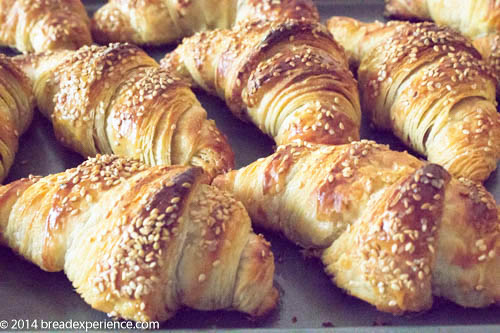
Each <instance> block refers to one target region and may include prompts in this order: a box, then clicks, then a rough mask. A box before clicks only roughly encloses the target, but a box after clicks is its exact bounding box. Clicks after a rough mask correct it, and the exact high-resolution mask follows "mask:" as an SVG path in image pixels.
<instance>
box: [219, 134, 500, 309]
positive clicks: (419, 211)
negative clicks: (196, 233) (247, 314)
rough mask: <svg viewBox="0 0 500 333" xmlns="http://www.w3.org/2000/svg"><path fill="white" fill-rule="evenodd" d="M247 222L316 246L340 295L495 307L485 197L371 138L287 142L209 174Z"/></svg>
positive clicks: (499, 231)
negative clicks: (347, 141) (239, 166)
mask: <svg viewBox="0 0 500 333" xmlns="http://www.w3.org/2000/svg"><path fill="white" fill-rule="evenodd" d="M214 185H216V186H218V187H219V188H221V189H224V190H227V191H230V192H232V193H234V195H235V197H236V198H237V199H238V200H240V201H241V202H243V204H244V205H245V207H246V208H247V210H248V212H249V214H250V216H251V218H252V220H253V221H254V222H255V223H256V224H257V225H259V226H262V227H264V228H266V229H270V230H274V231H277V232H280V233H283V234H284V235H285V236H286V237H287V238H288V239H290V240H291V241H293V242H294V243H296V244H299V245H301V246H303V247H304V248H306V249H310V250H312V252H313V253H317V254H319V256H320V258H321V260H322V261H323V263H324V265H325V270H326V272H327V273H328V274H329V275H331V276H332V279H333V281H334V282H335V284H336V285H338V286H339V287H341V288H343V289H345V290H346V291H347V292H348V293H350V294H352V295H354V296H356V297H358V298H361V299H363V300H365V301H367V302H369V303H371V304H373V305H375V306H376V307H377V308H378V309H379V310H381V311H386V312H390V313H393V314H402V313H404V312H409V311H411V312H418V311H423V310H427V309H429V308H430V307H431V306H432V303H433V296H442V297H445V298H447V299H449V300H452V301H453V302H455V303H458V304H460V305H462V306H465V307H485V306H488V305H490V304H498V305H500V286H499V285H498V281H499V280H500V269H499V267H500V256H499V253H500V219H499V216H498V208H497V205H496V203H495V201H494V199H493V196H492V195H491V194H490V193H488V192H487V191H486V190H485V188H484V187H483V186H481V185H479V184H477V183H474V182H472V181H469V180H466V179H464V178H461V179H456V178H453V177H452V176H450V174H449V173H448V172H447V171H445V170H444V169H443V168H442V167H440V166H439V165H436V164H428V163H424V162H422V161H420V160H418V159H416V158H415V157H412V156H411V155H409V154H407V153H402V152H395V151H391V150H389V149H388V148H387V147H386V146H382V145H378V144H376V143H374V142H371V141H358V142H353V143H351V144H348V145H339V146H327V145H313V144H307V143H306V144H304V143H294V144H289V145H284V146H280V147H278V149H277V151H276V153H274V154H273V155H271V156H269V157H266V158H262V159H260V160H258V161H256V162H254V163H252V164H250V165H249V166H247V167H244V168H242V169H240V170H235V171H231V172H229V173H227V174H226V175H221V176H218V177H217V178H215V180H214Z"/></svg>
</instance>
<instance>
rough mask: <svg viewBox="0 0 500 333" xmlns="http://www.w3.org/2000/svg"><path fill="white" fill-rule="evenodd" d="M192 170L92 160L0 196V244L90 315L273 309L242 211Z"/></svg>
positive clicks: (258, 239) (269, 258) (263, 249)
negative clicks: (72, 291)
mask: <svg viewBox="0 0 500 333" xmlns="http://www.w3.org/2000/svg"><path fill="white" fill-rule="evenodd" d="M208 182H209V178H208V177H207V176H206V175H205V174H204V173H203V172H202V171H201V169H199V168H196V167H184V166H156V167H146V166H145V165H144V164H142V163H139V162H137V161H135V160H132V159H128V158H122V157H117V156H110V155H104V156H101V155H98V156H96V157H95V158H90V159H89V160H87V161H86V162H84V163H83V164H81V165H80V166H78V167H77V168H74V169H70V170H67V171H66V172H63V173H59V174H55V175H50V176H47V177H45V178H41V177H30V178H25V179H21V180H18V181H15V182H13V183H11V184H9V185H5V186H2V187H0V202H1V203H2V205H0V235H1V242H2V243H3V244H6V245H8V246H9V247H11V248H12V249H13V250H14V251H16V252H17V253H19V254H21V255H22V256H23V257H25V258H26V259H27V260H29V261H31V262H33V263H35V264H36V265H38V266H39V267H40V268H42V269H43V270H45V271H49V272H57V271H61V270H64V272H65V273H66V275H67V277H68V278H69V279H70V280H71V281H72V283H73V286H74V287H75V288H76V291H77V292H78V293H79V294H81V296H82V297H83V299H84V300H85V301H86V302H87V303H88V304H90V305H91V306H92V307H93V308H95V309H97V310H100V311H104V312H107V313H108V314H110V315H111V316H114V317H120V318H125V319H131V320H136V321H151V320H159V321H163V320H167V319H168V318H170V317H172V316H173V315H174V314H175V312H176V311H177V310H178V309H180V308H182V307H190V308H194V309H199V310H216V309H234V310H238V311H242V312H245V313H247V314H250V315H252V316H259V315H262V314H264V313H266V312H268V311H270V310H271V309H273V308H274V306H275V304H276V301H277V297H278V292H277V290H276V289H275V288H274V287H273V274H274V260H273V254H272V252H271V251H270V249H269V243H268V242H266V241H265V240H264V238H263V237H262V236H261V235H259V236H258V235H256V234H254V233H253V231H252V229H251V223H250V218H249V217H248V214H247V212H246V211H245V209H244V207H243V205H242V204H241V203H240V202H237V201H236V200H235V199H234V198H233V197H232V196H231V195H229V194H227V193H225V192H224V191H221V190H219V189H217V188H215V187H213V186H210V185H208Z"/></svg>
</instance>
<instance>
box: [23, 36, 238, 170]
mask: <svg viewBox="0 0 500 333" xmlns="http://www.w3.org/2000/svg"><path fill="white" fill-rule="evenodd" d="M14 59H15V61H16V62H17V63H18V64H20V65H21V66H22V68H23V69H24V70H25V72H26V73H28V76H29V77H30V78H31V80H32V81H33V85H34V92H35V97H36V100H37V103H38V108H39V109H40V111H41V112H42V113H43V114H44V115H45V116H46V117H47V118H48V119H50V120H51V121H52V124H53V126H54V131H55V134H56V137H57V138H58V140H59V141H60V142H61V143H63V144H64V145H66V146H67V147H69V148H71V149H73V150H75V151H77V152H78V153H80V154H82V155H83V156H95V155H96V154H118V155H121V156H128V157H133V158H136V159H139V160H141V161H143V162H145V163H147V164H149V165H173V164H179V165H194V166H199V167H202V168H203V169H204V170H205V171H207V172H208V173H209V174H210V175H212V176H213V175H215V174H218V173H222V172H224V171H227V170H229V169H230V168H232V167H233V164H234V156H233V152H232V150H231V147H230V146H229V144H228V142H227V139H226V137H225V136H224V135H223V134H222V133H221V132H220V131H219V130H218V129H217V128H216V126H215V122H214V121H213V120H208V119H207V113H206V111H205V109H204V108H203V107H202V106H201V104H200V102H199V101H198V100H197V98H196V96H195V95H194V93H193V92H192V91H191V89H190V87H189V86H188V84H187V83H184V82H183V81H182V80H180V79H178V78H176V77H175V76H173V75H171V74H170V73H169V72H167V71H166V70H164V69H161V68H160V66H159V65H158V64H157V63H156V61H155V60H154V59H153V58H151V57H150V56H148V55H147V54H146V53H145V52H144V51H143V50H141V49H139V48H138V47H136V46H133V45H130V44H126V43H125V44H120V43H116V44H110V45H109V46H95V45H94V46H84V47H82V48H80V49H79V50H77V51H67V50H65V51H57V52H47V53H42V54H36V55H23V56H18V57H15V58H14Z"/></svg>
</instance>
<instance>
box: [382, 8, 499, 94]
mask: <svg viewBox="0 0 500 333" xmlns="http://www.w3.org/2000/svg"><path fill="white" fill-rule="evenodd" d="M386 15H387V16H389V17H393V18H402V19H412V20H433V21H435V22H436V23H437V24H439V25H447V26H450V27H452V28H454V29H456V30H458V31H460V32H461V33H462V34H464V35H465V36H467V37H469V38H471V39H472V40H473V41H474V46H475V47H476V48H477V49H478V50H479V52H480V53H481V55H482V56H483V58H484V59H485V60H486V62H487V63H488V64H489V65H490V66H491V68H492V70H493V72H494V73H495V76H496V77H497V82H498V83H497V95H498V94H499V93H498V91H499V90H500V80H499V79H500V50H499V46H498V40H499V38H500V37H499V36H498V35H499V33H500V2H498V1H495V0H451V1H450V0H418V1H408V0H386Z"/></svg>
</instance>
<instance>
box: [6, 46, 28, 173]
mask: <svg viewBox="0 0 500 333" xmlns="http://www.w3.org/2000/svg"><path fill="white" fill-rule="evenodd" d="M33 109H34V98H33V93H32V86H31V83H30V81H29V79H28V78H27V77H26V75H25V74H24V73H23V72H22V71H21V69H20V68H19V67H18V66H16V64H14V62H13V61H12V60H11V59H10V58H8V57H6V56H5V55H3V54H0V182H1V181H3V179H4V178H5V177H6V176H7V173H8V172H9V169H10V167H11V166H12V164H13V163H14V158H15V154H16V152H17V149H18V146H19V137H20V136H21V134H22V133H24V132H25V131H26V130H27V129H28V127H29V125H30V123H31V119H32V118H33Z"/></svg>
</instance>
